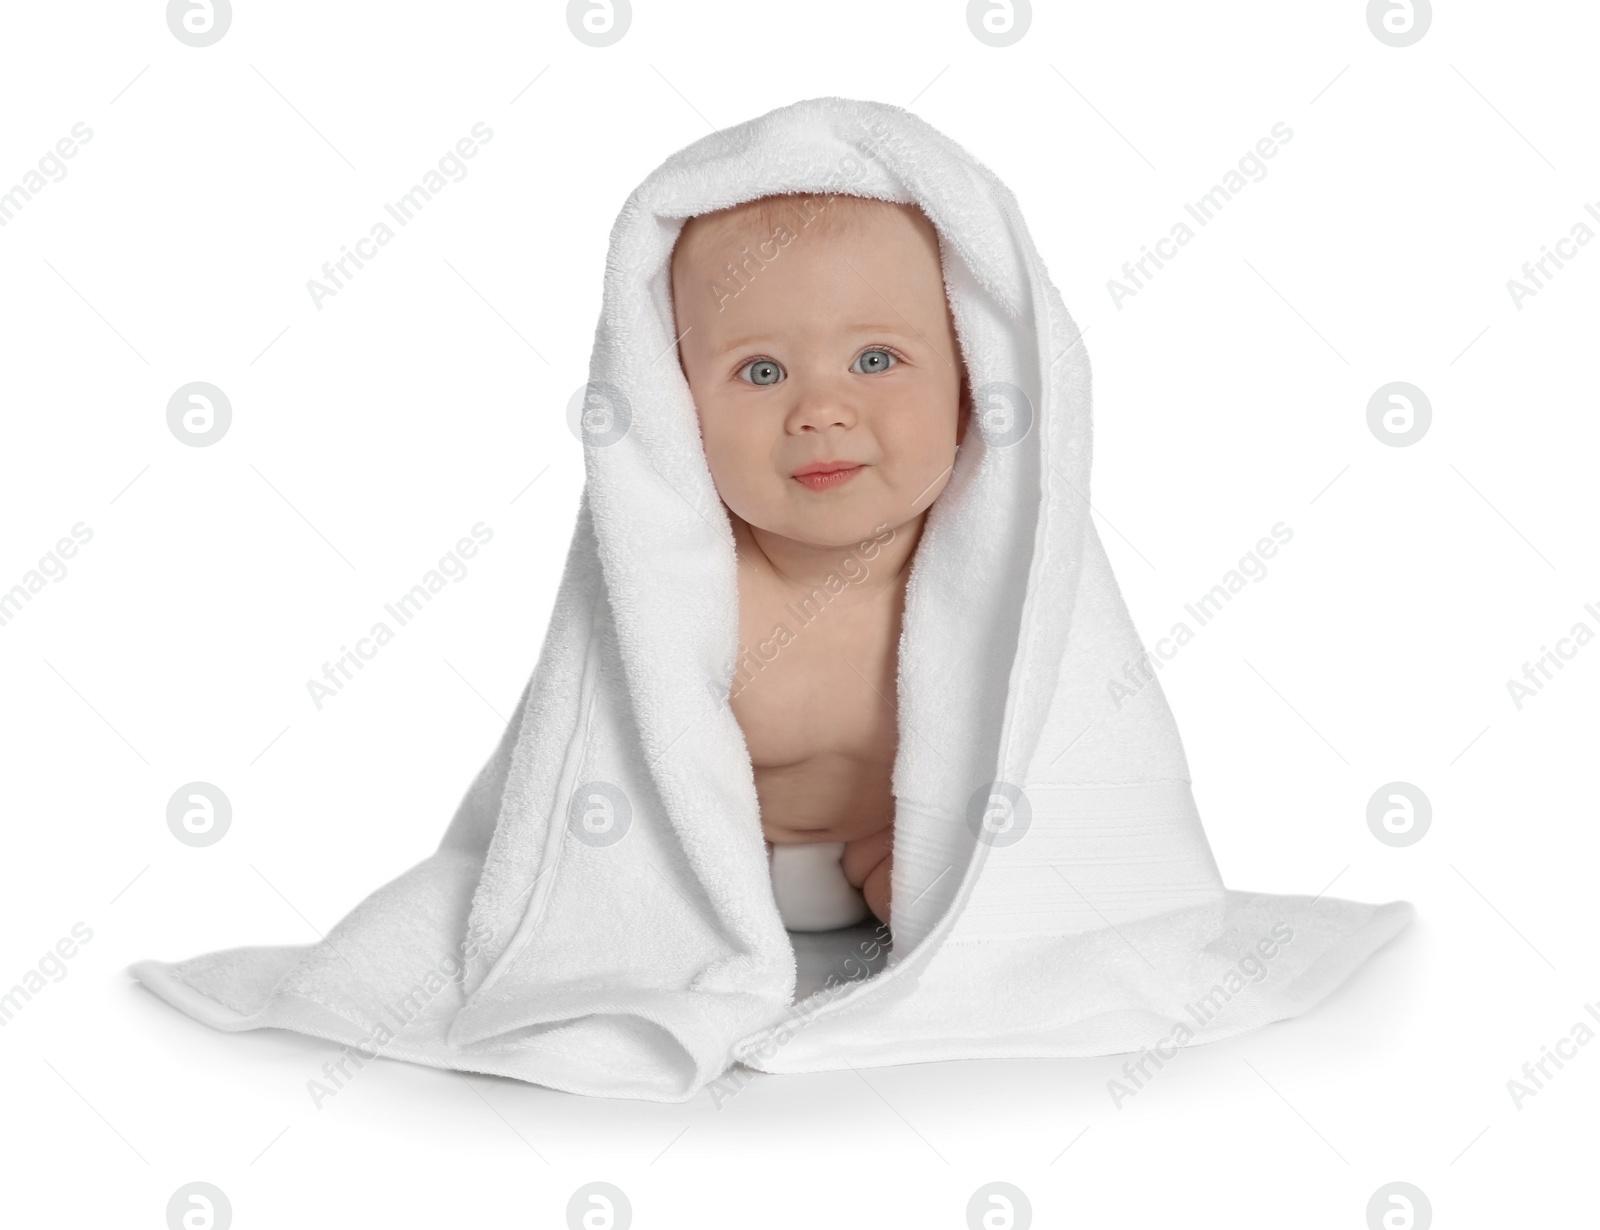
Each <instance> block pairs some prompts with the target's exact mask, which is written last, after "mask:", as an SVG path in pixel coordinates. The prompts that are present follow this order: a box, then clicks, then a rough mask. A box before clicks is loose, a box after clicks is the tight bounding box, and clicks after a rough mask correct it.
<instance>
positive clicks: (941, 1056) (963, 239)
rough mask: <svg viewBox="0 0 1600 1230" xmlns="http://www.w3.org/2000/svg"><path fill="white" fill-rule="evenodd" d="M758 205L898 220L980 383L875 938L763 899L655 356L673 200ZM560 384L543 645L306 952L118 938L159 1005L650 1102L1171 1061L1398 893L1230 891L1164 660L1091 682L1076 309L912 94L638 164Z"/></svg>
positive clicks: (1358, 957)
mask: <svg viewBox="0 0 1600 1230" xmlns="http://www.w3.org/2000/svg"><path fill="white" fill-rule="evenodd" d="M790 193H804V194H810V195H812V196H814V197H815V198H817V200H818V202H819V204H820V203H824V202H825V201H826V199H827V197H828V195H829V194H832V193H845V194H850V195H855V196H864V197H873V198H878V199H882V200H886V201H895V202H903V203H913V204H915V205H917V206H919V207H920V208H921V209H922V211H923V212H924V213H925V214H926V215H927V216H928V218H929V219H930V220H931V221H932V222H933V224H934V226H935V228H936V230H937V232H938V238H939V250H940V255H941V258H942V260H943V266H944V278H945V287H946V291H947V294H948V297H949V302H950V307H951V313H952V316H953V319H954V322H955V326H956V332H957V336H958V338H959V341H960V345H961V350H962V355H963V358H964V360H965V363H966V367H967V371H968V374H969V378H970V381H971V387H972V391H973V401H974V415H973V420H972V424H971V426H970V427H969V430H968V433H967V436H966V440H965V442H964V444H963V447H962V448H961V449H960V450H959V451H958V453H957V455H956V462H955V465H954V469H953V473H952V474H951V478H950V481H949V483H948V485H947V486H946V488H945V490H944V491H943V492H941V494H940V495H939V497H938V499H937V500H936V501H935V502H934V504H933V505H932V506H931V508H929V510H928V512H927V518H926V521H925V524H924V527H923V534H922V538H921V540H920V542H919V544H918V546H917V549H916V553H915V556H914V558H913V561H912V568H911V571H910V575H909V579H908V582H907V586H906V594H905V608H904V614H903V619H902V629H901V638H900V644H899V678H898V709H897V719H898V722H899V729H900V736H901V737H900V740H899V744H898V747H897V751H896V754H895V760H894V767H893V779H892V782H893V791H894V796H895V820H894V858H893V875H892V882H891V894H892V913H891V918H890V926H889V927H882V926H878V925H876V920H873V921H872V922H870V923H868V924H863V925H861V926H858V927H853V928H847V929H841V930H836V931H831V932H817V933H801V932H795V933H791V932H788V931H786V930H785V929H784V926H783V923H782V921H781V920H780V918H779V915H778V910H777V906H776V902H775V900H774V895H773V891H772V886H771V881H770V878H769V872H768V864H767V856H766V850H765V842H764V837H763V833H762V829H761V822H760V812H759V807H758V803H757V797H756V790H755V779H754V772H753V769H752V766H751V761H750V756H749V753H748V750H747V747H746V744H745V740H744V735H743V732H742V730H741V728H740V726H739V724H738V722H737V720H736V719H735V716H734V713H733V710H732V708H731V707H730V705H729V704H728V699H727V698H728V694H729V691H730V687H731V684H732V680H733V677H734V672H735V666H736V657H737V655H738V652H739V648H740V647H739V645H738V633H739V619H738V589H737V583H736V569H735V562H736V561H735V553H734V539H733V533H732V529H731V526H730V523H729V517H728V513H727V510H726V509H725V507H724V506H723V504H722V502H721V500H720V499H719V497H718V495H717V492H716V489H715V487H714V485H713V483H712V478H711V473H710V469H709V467H708V465H707V462H706V458H705V454H704V451H703V449H702V446H701V442H700V435H699V426H698V420H697V417H696V413H695V408H694V403H693V399H692V397H691V394H690V390H689V387H688V383H687V381H686V380H685V379H684V376H683V373H682V371H681V370H680V368H679V367H678V365H677V363H676V362H675V361H674V359H672V358H670V357H668V356H671V355H673V354H674V350H675V346H674V342H675V329H674V316H673V309H672V296H671V280H670V276H669V261H670V257H671V253H672V249H673V245H674V243H675V241H676V239H677V236H678V233H679V231H680V230H681V228H682V226H683V224H684V221H685V220H686V219H687V218H689V217H691V216H693V215H696V214H702V213H709V212H711V211H714V210H719V209H724V208H726V207H728V206H731V205H735V204H738V203H740V202H744V201H749V200H752V199H754V198H756V197H761V196H767V195H772V194H790ZM798 225H799V223H798V222H797V226H798ZM586 407H587V408H586V411H585V414H584V419H583V438H584V467H585V478H586V481H585V485H584V488H583V494H582V500H581V503H580V505H579V508H578V513H577V518H576V524H575V526H574V529H573V534H572V542H571V546H570V548H569V550H568V552H567V556H566V562H565V565H564V571H563V574H562V578H561V584H560V589H559V592H558V593H557V596H556V600H555V607H554V610H553V612H552V616H551V620H550V623H549V626H548V630H547V632H546V636H545V640H544V644H543V647H542V650H541V652H540V655H539V659H538V662H537V665H536V666H535V668H534V671H533V675H532V677H531V679H530V680H529V682H528V684H527V686H526V688H525V689H524V690H523V693H522V696H521V699H520V701H519V703H518V705H517V708H516V712H515V713H514V714H513V716H512V718H511V721H510V723H509V725H508V726H507V728H506V730H505V733H504V735H503V736H502V738H501V740H500V742H499V745H498V747H497V748H496V749H495V751H494V753H493V754H492V755H491V756H490V758H489V760H488V762H487V763H486V764H485V765H484V767H483V768H482V770H481V771H480V772H479V774H478V776H477V778H476V779H475V780H474V781H473V783H472V784H471V786H470V787H469V788H468V790H467V792H466V795H465V797H464V798H463V800H462V802H461V804H460V806H459V807H458V809H457V810H456V813H455V816H454V817H453V819H452V820H451V822H450V824H449V826H448V828H447V829H446V831H445V833H444V837H443V839H442V841H441V842H440V844H439V846H438V848H437V849H436V850H435V851H434V852H433V853H432V854H431V855H430V856H429V857H427V858H425V859H423V860H422V861H421V862H420V863H418V864H417V865H416V866H414V867H412V868H411V869H410V870H408V871H406V872H405V873H403V874H402V875H400V876H399V877H397V878H396V879H394V880H392V881H391V882H389V883H388V884H385V885H383V886H382V887H380V888H378V889H377V890H376V891H375V892H373V893H372V894H371V895H370V896H368V897H367V898H366V899H365V900H363V901H361V902H360V904H359V905H357V906H356V907H355V908H354V909H353V910H352V911H351V912H350V913H349V914H348V915H347V916H346V917H345V918H344V919H342V920H341V921H340V922H339V923H338V924H337V925H336V926H335V927H334V928H333V929H332V930H331V931H330V932H329V933H328V935H327V936H326V937H325V938H324V939H322V940H321V941H320V942H318V943H315V944H309V945H295V946H278V947H243V948H232V949H227V950H225V951H220V952H213V953H208V954H204V955H201V956H196V957H192V958H190V959H188V960H185V961H179V962H175V963H167V962H162V961H155V960H145V961H140V962H138V963H136V964H134V965H132V966H130V967H129V971H128V972H129V973H131V974H132V975H133V976H134V977H136V978H138V979H139V980H140V981H141V982H143V983H144V984H145V985H146V986H148V987H149V988H150V989H151V990H153V991H154V992H155V993H156V994H158V995H160V996H161V997H162V998H163V999H165V1000H167V1001H168V1002H169V1003H171V1004H172V1005H174V1006H175V1007H177V1008H179V1009H181V1010H182V1011H184V1012H186V1013H188V1014H189V1015H191V1016H193V1017H195V1018H197V1019H198V1020H200V1021H203V1022H205V1023H206V1024H208V1025H211V1026H213V1027H215V1028H218V1029H223V1030H243V1029H256V1028H261V1027H263V1026H277V1027H280V1028H285V1029H292V1030H297V1031H300V1032H302V1033H306V1034H311V1035H315V1036H318V1037H322V1038H327V1039H330V1040H332V1041H335V1042H339V1043H342V1044H344V1045H346V1046H347V1047H353V1048H356V1049H357V1050H358V1051H359V1053H360V1054H361V1055H386V1056H390V1057H394V1058H399V1059H406V1060H411V1061H414V1062H417V1063H425V1064H431V1065H435V1066H438V1067H443V1068H456V1069H462V1070H466V1071H473V1072H483V1073H493V1074H497V1075H502V1076H510V1077H516V1078H518V1079H521V1080H525V1081H531V1082H536V1083H538V1084H541V1085H546V1086H550V1087H553V1088H557V1089H563V1090H568V1091H571V1092H575V1093H583V1094H593V1095H602V1096H611V1097H629V1098H642V1099H648V1100H651V1101H661V1102H682V1101H686V1100H688V1099H690V1098H692V1097H694V1096H696V1095H697V1094H698V1093H699V1092H700V1091H702V1090H703V1089H705V1088H706V1087H707V1086H708V1085H711V1084H712V1083H713V1082H716V1081H717V1080H718V1078H719V1077H721V1076H723V1075H724V1074H725V1073H727V1072H728V1071H729V1069H730V1068H731V1066H732V1065H734V1064H736V1063H743V1064H745V1065H746V1066H747V1067H750V1068H755V1069H759V1070H762V1071H766V1072H803V1071H821V1070H828V1069H839V1068H844V1067H848V1066H856V1067H861V1066H875V1065H884V1064H898V1063H912V1062H921V1061H929V1060H945V1059H973V1058H990V1057H1001V1056H1004V1057H1010V1058H1022V1057H1061V1056H1084V1055H1102V1054H1110V1053H1117V1052H1125V1051H1138V1050H1141V1049H1144V1048H1146V1047H1150V1048H1154V1049H1156V1050H1157V1051H1158V1053H1161V1054H1167V1053H1169V1052H1168V1051H1166V1050H1164V1049H1163V1044H1166V1045H1167V1046H1179V1045H1187V1044H1190V1043H1194V1042H1205V1041H1211V1040H1215V1039H1218V1038H1223V1037H1227V1036H1229V1035H1232V1034H1236V1033H1239V1032H1240V1031H1242V1030H1246V1029H1250V1028H1253V1027H1255V1026H1259V1025H1262V1024H1265V1023H1267V1022H1270V1021H1276V1020H1281V1019H1284V1018H1286V1017H1291V1016H1294V1015H1296V1014H1298V1013H1300V1012H1303V1011H1304V1010H1306V1009H1307V1008H1309V1007H1310V1006H1311V1005H1313V1004H1315V1003H1316V1002H1317V1001H1318V1000H1320V999H1322V998H1323V997H1324V996H1325V995H1327V994H1328V992H1329V991H1331V990H1332V989H1333V988H1334V987H1335V986H1337V985H1338V984H1339V983H1340V982H1341V981H1342V980H1343V979H1344V978H1345V977H1346V976H1347V975H1348V974H1349V973H1350V972H1351V971H1352V970H1353V969H1354V968H1355V967H1356V966H1357V965H1359V964H1360V963H1361V962H1362V961H1364V960H1365V959H1366V958H1367V957H1368V956H1369V955H1370V954H1371V953H1372V952H1373V951H1374V950H1375V949H1377V948H1378V947H1379V946H1380V945H1382V944H1383V943H1385V942H1386V941H1387V940H1388V939H1389V938H1390V937H1392V936H1393V935H1394V934H1395V933H1396V932H1398V931H1399V930H1400V929H1401V928H1402V927H1403V926H1404V925H1405V924H1406V922H1407V921H1408V919H1409V918H1410V915H1411V907H1410V905H1409V904H1408V903H1406V902H1403V901H1397V902H1390V903H1388V904H1385V905H1366V904H1360V903H1356V902H1351V901H1344V900H1338V899H1334V898H1328V897H1318V898H1310V897H1300V896H1270V895H1264V894H1258V893H1246V892H1239V891H1236V890H1230V889H1226V888H1224V887H1223V884H1222V879H1221V876H1220V874H1219V872H1218V869H1217V866H1216V863H1215V861H1214V860H1213V858H1212V855H1211V850H1210V847H1209V846H1208V845H1207V843H1206V838H1205V834H1204V831H1203V829H1202V827H1201V823H1200V817H1199V815H1198V813H1197V811H1196V808H1195V802H1194V798H1193V795H1192V793H1191V790H1190V779H1189V769H1188V764H1187V761H1186V759H1185V756H1184V752H1183V746H1182V743H1181V741H1180V739H1179V736H1178V731H1177V727H1176V725H1175V724H1174V722H1173V718H1172V714H1171V711H1170V709H1169V708H1168V705H1167V701H1166V698H1165V695H1164V694H1163V692H1162V689H1161V686H1160V684H1159V682H1157V681H1156V680H1155V679H1154V677H1153V676H1152V677H1150V678H1149V680H1148V682H1146V683H1145V684H1144V686H1142V687H1140V688H1139V689H1138V690H1137V691H1135V692H1134V693H1133V694H1132V695H1131V696H1130V695H1128V694H1127V690H1126V689H1125V688H1121V689H1119V688H1118V687H1117V686H1113V681H1118V682H1122V683H1125V676H1124V668H1125V666H1126V665H1127V664H1128V663H1130V662H1136V661H1147V660H1148V659H1147V658H1146V656H1145V653H1144V649H1143V646H1142V645H1141V643H1140V641H1139V638H1138V635H1137V634H1136V632H1135V631H1134V628H1133V623H1132V620H1131V619H1130V618H1129V614H1128V610H1127V607H1126V605H1125V604H1124V602H1123V600H1122V596H1121V593H1120V591H1119V590H1118V588H1117V583H1116V580H1115V578H1114V577H1113V575H1112V572H1111V567H1110V564H1109V562H1108V560H1107V557H1106V554H1105V550H1104V548H1103V546H1102V545H1101V541H1100V537H1099V534H1098V532H1097V531H1096V528H1095V524H1094V522H1093V521H1092V520H1091V519H1090V516H1089V503H1088V497H1089V460H1090V405H1089V363H1088V359H1087V356H1086V354H1085V352H1084V347H1083V344H1082V342H1081V340H1080V338H1079V336H1078V330H1077V328H1076V326H1075V325H1074V324H1073V322H1072V319H1071V317H1069V316H1068V314H1067V311H1066V308H1065V307H1064V306H1063V305H1062V302H1061V298H1060V295H1059V294H1058V292H1057V291H1056V288H1055V286H1054V285H1052V284H1051V282H1050V280H1049V278H1048V276H1047V275H1046V272H1045V267H1044V264H1043V262H1042V261H1041V260H1040V257H1039V254H1038V252H1037V251H1036V249H1035V247H1034V244H1033V240H1032V238H1031V237H1030V235H1029V232H1028V228H1027V226H1026V225H1025V224H1024V222H1023V219H1022V215H1021V213H1020V211H1019V209H1018V206H1017V202H1016V200H1015V198H1014V197H1013V196H1012V194H1011V192H1010V191H1009V190H1008V189H1007V188H1006V187H1005V186H1004V185H1003V184H1002V183H1001V182H1000V181H999V180H998V179H997V178H996V177H995V176H994V175H993V174H992V173H991V172H990V171H989V170H988V169H987V168H986V167H985V166H983V165H982V164H981V163H980V162H978V161H977V160H976V159H975V158H973V157H972V156H971V155H970V154H968V153H967V152H966V151H965V150H964V149H962V148H961V147H960V146H959V145H957V144H956V143H955V142H954V141H952V140H950V139H949V138H948V137H946V136H945V135H943V134H942V133H940V132H938V131H937V130H935V129H934V128H933V127H931V126H930V125H929V124H927V123H926V122H925V121H923V120H922V119H920V118H918V117H917V116H915V115H913V114H911V113H909V112H907V111H905V110H903V109H901V108H899V107H895V106H891V105H888V104H884V103H876V102H866V101H855V100H850V99H841V98H818V99H811V100H807V101H804V102H798V103H795V104H793V105H790V106H786V107H782V108H779V109H777V110H775V111H772V112H769V113H768V114H766V115H763V116H761V117H759V118H757V119H753V120H750V121H748V122H746V123H743V124H740V125H737V126H735V127H733V128H729V129H726V130H723V131H719V132H715V133H712V134H710V135H709V136H706V137H704V138H702V139H701V140H698V141H696V142H694V143H693V144H691V145H689V146H688V147H686V148H684V149H682V150H680V151H679V152H677V153H676V154H674V155H672V156H671V157H670V158H668V159H667V160H666V161H665V162H664V163H662V165H661V166H660V167H658V168H657V169H656V170H655V171H653V172H652V173H651V174H650V175H649V176H648V177H647V178H646V179H645V180H644V182H643V183H641V184H640V185H639V187H638V188H637V189H635V191H634V192H633V193H632V194H631V195H630V196H629V197H628V199H627V202H626V203H625V204H624V206H623V208H622V212H621V213H620V215H619V216H618V218H617V221H616V224H615V225H614V226H613V228H612V231H611V238H610V251H609V253H608V255H607V260H606V273H605V289H604V298H603V304H602V310H601V318H600V321H599V325H598V328H597V330H596V334H595V343H594V349H593V353H592V357H591V360H590V366H589V381H588V385H587V392H586ZM864 545H865V544H864ZM714 1093H715V1089H713V1094H714Z"/></svg>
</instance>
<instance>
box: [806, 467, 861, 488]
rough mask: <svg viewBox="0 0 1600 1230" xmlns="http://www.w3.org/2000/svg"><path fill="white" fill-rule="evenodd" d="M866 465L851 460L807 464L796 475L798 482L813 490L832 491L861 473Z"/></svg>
mask: <svg viewBox="0 0 1600 1230" xmlns="http://www.w3.org/2000/svg"><path fill="white" fill-rule="evenodd" d="M865 468H866V467H865V466H862V465H858V464H854V463H851V462H847V461H845V462H835V463H828V464H825V465H822V466H807V467H806V468H805V469H804V470H802V471H801V472H800V473H797V474H796V475H795V476H794V479H795V481H796V482H797V483H799V484H801V485H802V486H804V487H809V488H810V489H811V490H812V491H831V490H832V489H833V488H835V487H842V486H844V485H845V484H846V483H848V482H849V481H850V480H851V479H852V478H854V477H855V476H856V475H857V474H859V473H860V472H861V471H862V470H863V469H865Z"/></svg>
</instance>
